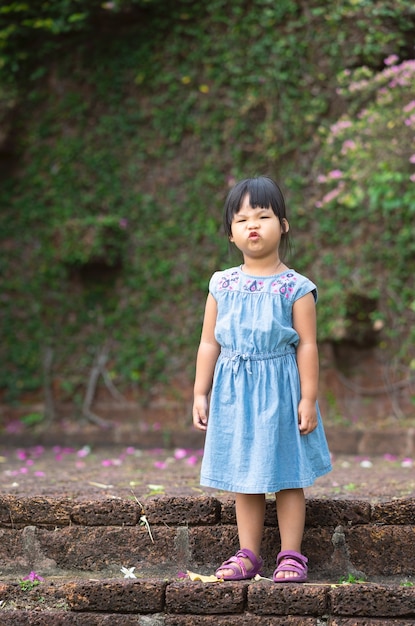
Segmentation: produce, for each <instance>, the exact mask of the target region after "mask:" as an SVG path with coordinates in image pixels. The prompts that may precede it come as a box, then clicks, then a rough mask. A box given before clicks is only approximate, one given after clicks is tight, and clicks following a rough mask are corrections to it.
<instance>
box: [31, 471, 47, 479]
mask: <svg viewBox="0 0 415 626" xmlns="http://www.w3.org/2000/svg"><path fill="white" fill-rule="evenodd" d="M34 474H35V476H36V477H37V478H42V477H43V476H46V474H45V472H42V471H40V470H38V471H36V472H35V473H34Z"/></svg>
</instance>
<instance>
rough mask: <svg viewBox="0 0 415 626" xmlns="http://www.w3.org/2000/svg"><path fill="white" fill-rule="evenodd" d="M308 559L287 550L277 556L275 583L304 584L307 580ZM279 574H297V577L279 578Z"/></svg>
mask: <svg viewBox="0 0 415 626" xmlns="http://www.w3.org/2000/svg"><path fill="white" fill-rule="evenodd" d="M307 563H308V559H307V557H306V556H303V555H302V554H300V553H299V552H294V550H285V552H280V553H279V555H278V556H277V569H276V570H275V572H274V575H273V577H272V578H273V581H274V582H275V583H304V582H305V581H306V580H307V571H308V567H307ZM278 572H296V573H297V574H298V575H297V576H292V577H290V578H284V577H282V578H277V574H278Z"/></svg>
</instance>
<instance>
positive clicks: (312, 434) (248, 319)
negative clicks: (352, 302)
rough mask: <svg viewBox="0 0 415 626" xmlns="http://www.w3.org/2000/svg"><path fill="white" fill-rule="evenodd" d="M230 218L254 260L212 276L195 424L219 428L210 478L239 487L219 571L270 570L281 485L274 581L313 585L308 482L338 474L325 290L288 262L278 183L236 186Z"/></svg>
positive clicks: (212, 439)
mask: <svg viewBox="0 0 415 626" xmlns="http://www.w3.org/2000/svg"><path fill="white" fill-rule="evenodd" d="M224 223H225V228H226V232H227V234H228V237H229V240H230V241H231V242H233V243H234V244H235V245H236V247H237V248H238V249H239V250H240V251H241V252H242V255H243V264H242V265H240V266H238V267H232V268H230V269H228V270H225V271H221V272H216V273H215V274H214V275H213V276H212V278H211V280H210V285H209V295H208V298H207V302H206V310H205V317H204V322H203V329H202V336H201V341H200V346H199V350H198V354H197V363H196V379H195V386H194V405H193V423H194V426H195V427H196V428H198V429H200V430H207V433H206V442H205V451H204V457H203V462H202V469H201V485H204V486H208V487H214V488H216V489H223V490H227V491H231V492H235V494H236V503H235V506H236V518H237V524H238V536H239V545H240V550H239V551H238V552H237V553H236V555H235V556H233V557H231V558H229V559H228V560H227V561H225V562H224V563H222V565H221V566H220V567H219V569H218V570H217V571H216V576H217V577H218V578H221V579H224V580H243V579H247V578H253V577H254V576H255V575H256V574H258V573H260V571H261V568H262V565H263V561H262V559H261V557H260V546H261V540H262V533H263V525H264V515H265V494H267V493H269V492H275V494H276V503H277V519H278V526H279V530H280V536H281V551H280V553H279V554H278V556H277V568H276V570H275V572H274V575H273V579H274V581H275V582H277V583H285V582H304V581H305V580H306V579H307V558H306V557H305V556H303V555H302V554H301V543H302V537H303V532H304V523H305V497H304V491H303V487H308V486H310V485H312V484H313V482H314V480H315V479H316V478H317V477H318V476H321V475H323V474H325V473H327V472H329V471H330V470H331V464H330V455H329V451H328V448H327V442H326V438H325V435H324V430H323V425H322V422H321V416H320V412H319V408H318V405H317V387H318V352H317V344H316V311H315V302H316V300H317V289H316V286H315V285H314V284H313V283H312V282H311V281H310V280H308V279H307V278H306V277H304V276H302V275H301V274H298V273H297V272H296V271H295V270H293V269H290V268H288V267H287V265H285V264H284V261H283V258H284V257H283V254H284V252H285V251H286V250H287V244H288V231H289V224H288V221H287V218H286V212H285V203H284V198H283V195H282V193H281V190H280V188H279V187H278V185H277V184H276V183H275V182H274V181H273V180H271V179H270V178H267V177H262V176H261V177H258V178H249V179H246V180H243V181H241V182H239V183H238V184H237V185H235V187H234V188H233V189H232V190H231V191H230V192H229V195H228V197H227V200H226V203H225V210H224ZM210 391H211V397H210V403H209V402H208V395H209V392H210ZM209 404H210V406H209ZM208 406H209V409H208ZM208 415H209V418H208Z"/></svg>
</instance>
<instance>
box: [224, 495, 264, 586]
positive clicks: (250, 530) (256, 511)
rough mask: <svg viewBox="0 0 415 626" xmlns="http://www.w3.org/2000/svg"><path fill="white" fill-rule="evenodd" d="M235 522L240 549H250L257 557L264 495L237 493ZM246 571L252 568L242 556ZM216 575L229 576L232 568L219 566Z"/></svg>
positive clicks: (262, 522) (262, 518)
mask: <svg viewBox="0 0 415 626" xmlns="http://www.w3.org/2000/svg"><path fill="white" fill-rule="evenodd" d="M235 508H236V522H237V524H238V537H239V547H240V549H242V548H246V549H248V550H251V551H252V552H253V553H254V554H255V556H256V557H259V555H260V550H261V541H262V534H263V530H264V517H265V495H264V494H247V493H237V494H236V500H235ZM243 561H244V562H245V565H246V568H247V569H248V571H249V570H250V569H251V568H252V563H251V561H250V560H249V559H246V558H243ZM217 575H218V576H220V575H223V576H230V575H232V570H228V569H226V568H223V569H222V568H220V569H219V570H218V572H217Z"/></svg>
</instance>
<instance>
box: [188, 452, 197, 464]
mask: <svg viewBox="0 0 415 626" xmlns="http://www.w3.org/2000/svg"><path fill="white" fill-rule="evenodd" d="M197 461H198V458H197V456H195V455H194V454H193V455H192V456H189V458H188V459H186V463H187V465H196V463H197Z"/></svg>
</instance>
